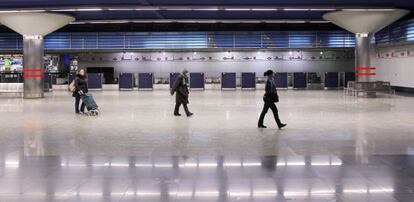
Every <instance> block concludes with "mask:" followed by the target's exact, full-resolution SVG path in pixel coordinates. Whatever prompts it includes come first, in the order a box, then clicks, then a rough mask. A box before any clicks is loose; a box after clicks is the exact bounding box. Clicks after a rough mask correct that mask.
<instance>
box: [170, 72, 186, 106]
mask: <svg viewBox="0 0 414 202" xmlns="http://www.w3.org/2000/svg"><path fill="white" fill-rule="evenodd" d="M174 93H176V95H175V102H176V103H179V104H188V96H189V94H190V92H189V90H188V77H186V76H184V75H183V74H181V75H180V76H178V77H177V80H176V81H175V83H174V85H173V86H172V88H171V95H174Z"/></svg>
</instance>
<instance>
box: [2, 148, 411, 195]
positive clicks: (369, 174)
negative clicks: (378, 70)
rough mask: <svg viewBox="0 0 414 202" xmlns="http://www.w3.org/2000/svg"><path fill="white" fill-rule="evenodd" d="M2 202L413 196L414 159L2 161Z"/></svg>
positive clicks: (102, 158)
mask: <svg viewBox="0 0 414 202" xmlns="http://www.w3.org/2000/svg"><path fill="white" fill-rule="evenodd" d="M1 165H2V166H1V167H2V169H1V176H2V178H1V180H0V201H177V202H178V201H398V200H399V201H412V200H414V195H413V193H414V171H413V165H414V157H410V156H406V155H405V156H404V155H401V156H384V155H379V156H370V157H368V158H366V159H358V158H356V157H354V156H342V157H337V156H262V157H234V156H215V157H213V156H208V157H194V158H193V157H180V156H173V157H156V158H149V157H105V156H85V157H76V156H75V157H74V156H71V157H69V156H60V157H59V156H46V157H26V158H20V159H19V158H14V157H13V156H10V155H6V156H3V157H2V159H1Z"/></svg>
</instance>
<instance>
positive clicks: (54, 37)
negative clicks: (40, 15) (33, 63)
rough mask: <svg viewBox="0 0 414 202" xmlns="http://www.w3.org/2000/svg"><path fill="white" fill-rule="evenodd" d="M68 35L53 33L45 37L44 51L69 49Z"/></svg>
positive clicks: (69, 38)
mask: <svg viewBox="0 0 414 202" xmlns="http://www.w3.org/2000/svg"><path fill="white" fill-rule="evenodd" d="M70 40H71V37H70V33H66V32H55V33H52V34H49V35H47V36H46V37H45V40H44V44H45V49H53V50H56V49H69V48H71V47H70Z"/></svg>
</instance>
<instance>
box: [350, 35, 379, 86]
mask: <svg viewBox="0 0 414 202" xmlns="http://www.w3.org/2000/svg"><path fill="white" fill-rule="evenodd" d="M370 39H371V35H370V34H368V33H357V34H356V35H355V76H356V80H357V81H358V82H371V81H374V80H375V79H374V77H375V67H372V66H371V59H370V48H369V47H370V41H371V40H370Z"/></svg>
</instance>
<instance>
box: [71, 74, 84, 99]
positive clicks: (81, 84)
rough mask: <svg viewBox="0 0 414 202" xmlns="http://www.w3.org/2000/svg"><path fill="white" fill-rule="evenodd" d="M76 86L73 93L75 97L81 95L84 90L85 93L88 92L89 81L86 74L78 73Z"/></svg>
mask: <svg viewBox="0 0 414 202" xmlns="http://www.w3.org/2000/svg"><path fill="white" fill-rule="evenodd" d="M75 88H76V89H75V91H74V92H73V93H72V96H73V97H77V96H80V95H81V93H80V91H82V92H83V94H85V93H88V82H87V81H86V78H85V76H82V75H79V74H77V75H76V78H75Z"/></svg>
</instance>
